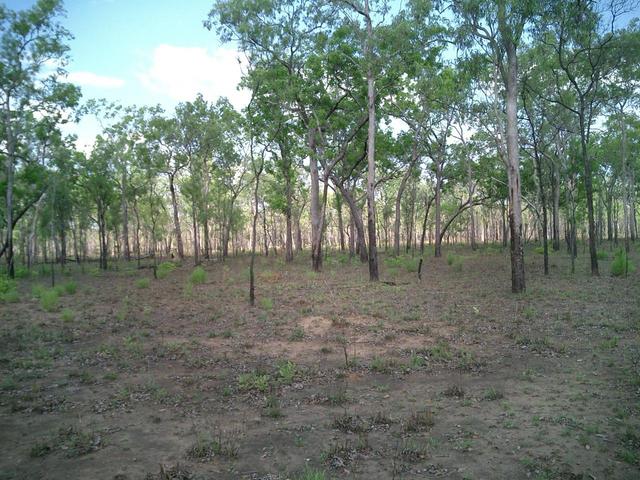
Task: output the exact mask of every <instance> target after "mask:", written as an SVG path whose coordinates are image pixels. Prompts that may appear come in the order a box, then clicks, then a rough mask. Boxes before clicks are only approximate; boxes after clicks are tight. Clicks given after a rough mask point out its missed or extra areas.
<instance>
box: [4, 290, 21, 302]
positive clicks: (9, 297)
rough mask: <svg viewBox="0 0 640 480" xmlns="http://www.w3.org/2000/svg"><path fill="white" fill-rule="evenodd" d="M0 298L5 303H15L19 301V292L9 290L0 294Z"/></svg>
mask: <svg viewBox="0 0 640 480" xmlns="http://www.w3.org/2000/svg"><path fill="white" fill-rule="evenodd" d="M0 300H1V301H3V302H6V303H17V302H19V301H20V294H19V293H18V291H17V290H9V291H8V292H5V293H3V294H0Z"/></svg>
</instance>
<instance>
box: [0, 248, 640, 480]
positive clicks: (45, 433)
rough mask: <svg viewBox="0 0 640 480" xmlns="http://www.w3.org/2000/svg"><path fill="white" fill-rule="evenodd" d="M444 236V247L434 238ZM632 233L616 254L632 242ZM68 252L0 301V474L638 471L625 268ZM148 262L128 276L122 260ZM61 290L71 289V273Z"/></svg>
mask: <svg viewBox="0 0 640 480" xmlns="http://www.w3.org/2000/svg"><path fill="white" fill-rule="evenodd" d="M447 251H451V248H449V249H448V250H445V255H446V252H447ZM638 257H640V255H638V254H637V253H636V254H635V263H636V264H638ZM382 259H383V261H382V262H381V263H382V266H381V270H382V274H381V277H382V280H384V281H385V283H383V282H381V283H377V284H372V283H370V282H369V281H368V271H367V266H366V265H363V264H360V263H359V262H358V261H357V259H354V260H353V261H351V262H350V261H349V260H348V257H345V256H343V255H337V254H336V255H332V256H329V257H328V258H327V260H326V261H325V267H324V271H323V272H322V273H320V274H315V273H313V272H311V271H310V261H308V259H307V258H306V256H305V257H300V258H298V259H296V261H295V262H294V263H293V264H291V265H285V263H284V262H283V260H282V257H273V256H270V257H268V258H259V259H258V261H257V267H256V271H257V306H256V307H255V308H250V307H249V306H248V305H247V290H248V288H247V286H248V273H247V265H248V258H247V257H240V258H232V259H229V260H227V261H226V262H224V263H222V262H218V261H210V262H205V263H204V265H203V266H204V269H205V270H206V279H205V281H204V283H195V284H193V283H192V282H190V276H191V273H192V270H193V268H192V265H191V263H189V262H188V261H185V262H184V264H183V265H182V266H179V267H178V268H177V269H176V270H174V271H172V272H170V273H169V274H168V275H167V276H166V277H165V278H163V279H154V278H153V275H152V270H151V269H143V270H135V265H131V266H128V267H127V266H125V264H124V263H121V264H120V265H119V268H118V270H110V271H108V272H106V273H100V272H98V271H97V270H95V267H94V266H87V268H86V273H84V274H83V273H81V272H80V270H79V268H78V267H73V269H72V270H70V271H69V273H68V274H67V275H66V276H62V277H58V282H59V283H61V284H64V283H65V282H66V283H68V282H75V284H76V285H77V291H76V292H75V293H67V294H65V295H63V296H61V297H60V300H59V302H60V304H59V306H57V307H56V306H55V305H54V306H53V307H51V308H49V309H50V310H52V311H45V309H44V308H43V305H42V302H41V300H40V299H38V298H36V297H37V296H39V295H40V296H41V293H39V290H38V287H35V289H34V285H38V284H43V285H46V283H47V281H48V277H47V276H43V277H38V278H32V279H29V280H21V281H20V285H19V294H20V295H19V297H20V300H19V301H18V302H17V303H4V304H0V375H1V377H0V479H2V480H8V479H65V480H66V479H109V480H112V479H118V480H125V479H147V480H151V479H173V478H175V479H189V478H191V479H235V478H240V479H264V480H267V479H269V480H276V479H287V478H289V479H307V480H310V479H325V478H327V479H328V478H334V479H342V478H361V479H391V478H397V479H401V478H407V479H412V478H448V479H519V478H537V479H597V480H600V479H637V478H640V430H639V429H638V426H639V425H640V416H639V415H640V411H639V409H640V349H639V345H640V343H639V341H638V332H639V331H640V275H639V274H638V272H635V273H633V274H631V275H630V276H629V277H628V278H614V277H612V276H610V274H609V265H610V262H611V260H603V261H601V271H602V275H601V276H600V277H598V278H592V277H591V276H589V275H588V274H587V272H586V264H587V261H588V260H587V258H586V256H584V255H582V256H581V257H579V258H578V262H577V266H578V271H577V272H576V273H575V274H574V275H571V274H570V273H569V262H568V258H567V256H566V254H565V253H564V252H560V253H556V254H553V255H552V256H551V259H550V264H551V274H550V276H549V277H544V276H543V275H542V272H541V270H542V256H541V255H537V254H535V253H534V252H533V251H530V252H527V265H526V266H527V287H528V288H527V292H526V294H523V295H513V294H511V293H510V277H509V272H510V270H509V263H508V252H506V251H505V252H501V251H500V249H498V248H496V247H490V248H485V249H480V250H479V251H477V252H471V250H468V249H460V250H459V251H458V256H457V257H449V259H447V258H446V257H445V258H440V259H435V258H431V257H428V258H427V259H426V260H425V264H424V267H423V278H422V281H419V280H418V278H417V274H416V272H415V269H416V263H417V261H416V260H415V259H414V260H412V259H410V258H404V259H402V261H394V260H393V259H388V258H385V257H384V256H383V257H382ZM144 278H146V279H148V280H141V279H144ZM69 290H73V288H70V289H69Z"/></svg>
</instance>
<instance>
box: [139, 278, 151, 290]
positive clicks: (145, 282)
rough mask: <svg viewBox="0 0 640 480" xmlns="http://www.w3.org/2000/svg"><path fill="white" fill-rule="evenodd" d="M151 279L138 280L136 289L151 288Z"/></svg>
mask: <svg viewBox="0 0 640 480" xmlns="http://www.w3.org/2000/svg"><path fill="white" fill-rule="evenodd" d="M149 283H150V282H149V279H148V278H139V279H138V280H136V287H138V288H149Z"/></svg>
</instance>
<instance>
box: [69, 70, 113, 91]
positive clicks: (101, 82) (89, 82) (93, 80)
mask: <svg viewBox="0 0 640 480" xmlns="http://www.w3.org/2000/svg"><path fill="white" fill-rule="evenodd" d="M67 80H69V81H70V82H73V83H75V84H77V85H80V86H83V87H100V88H120V87H122V86H123V85H124V80H122V79H121V78H117V77H107V76H103V75H97V74H95V73H92V72H70V73H69V75H67Z"/></svg>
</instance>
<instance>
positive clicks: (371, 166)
mask: <svg viewBox="0 0 640 480" xmlns="http://www.w3.org/2000/svg"><path fill="white" fill-rule="evenodd" d="M364 14H365V15H364V16H365V20H366V23H367V40H366V43H365V55H364V56H365V58H366V59H367V62H368V65H367V110H368V112H369V125H368V126H369V128H368V134H367V164H368V171H367V228H368V230H369V280H370V281H372V282H377V281H378V279H379V275H378V247H377V245H376V200H375V182H376V178H375V171H376V143H375V142H376V90H375V81H374V78H373V46H372V43H373V25H372V21H371V15H370V13H369V0H365V2H364Z"/></svg>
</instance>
